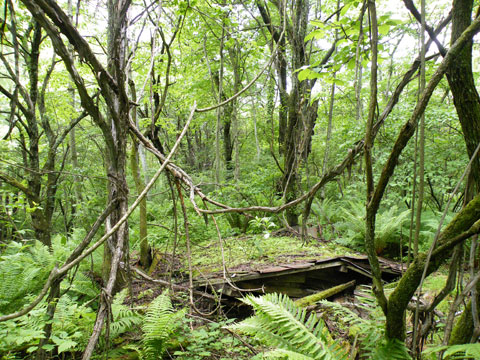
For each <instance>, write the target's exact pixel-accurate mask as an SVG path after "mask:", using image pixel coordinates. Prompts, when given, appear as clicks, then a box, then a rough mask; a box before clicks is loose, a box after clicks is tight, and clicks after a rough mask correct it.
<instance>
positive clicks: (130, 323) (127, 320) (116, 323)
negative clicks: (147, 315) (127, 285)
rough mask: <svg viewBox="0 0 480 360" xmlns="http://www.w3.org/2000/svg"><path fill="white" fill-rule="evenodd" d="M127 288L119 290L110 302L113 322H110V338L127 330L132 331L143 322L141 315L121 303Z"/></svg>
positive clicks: (123, 300)
mask: <svg viewBox="0 0 480 360" xmlns="http://www.w3.org/2000/svg"><path fill="white" fill-rule="evenodd" d="M126 295H127V289H124V290H122V291H120V292H119V293H118V294H117V295H115V298H114V299H113V302H112V315H113V322H112V323H111V324H110V338H112V339H114V338H116V337H118V336H120V335H121V334H124V333H126V332H127V331H132V330H133V329H134V328H135V327H137V326H139V325H140V324H141V323H142V322H143V316H141V315H140V314H138V313H137V312H136V311H134V310H133V309H130V308H128V307H127V306H126V305H124V304H123V303H124V302H125V297H126Z"/></svg>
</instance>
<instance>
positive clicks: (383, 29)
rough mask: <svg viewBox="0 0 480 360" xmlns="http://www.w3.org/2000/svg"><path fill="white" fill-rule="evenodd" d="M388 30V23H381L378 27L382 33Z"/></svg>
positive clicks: (384, 33)
mask: <svg viewBox="0 0 480 360" xmlns="http://www.w3.org/2000/svg"><path fill="white" fill-rule="evenodd" d="M389 31H390V25H388V24H383V25H380V26H379V27H378V32H379V33H380V34H382V35H387V34H388V32H389Z"/></svg>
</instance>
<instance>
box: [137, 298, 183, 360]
mask: <svg viewBox="0 0 480 360" xmlns="http://www.w3.org/2000/svg"><path fill="white" fill-rule="evenodd" d="M184 317H185V311H184V310H180V311H177V312H175V311H174V309H173V306H172V302H171V300H170V297H169V296H168V292H166V291H165V292H163V293H162V294H161V295H159V296H158V297H157V298H155V299H154V300H153V301H152V302H151V304H150V306H149V307H148V309H147V312H146V314H145V318H144V323H143V326H142V331H143V346H144V348H143V351H142V355H143V357H144V358H145V359H147V360H149V359H152V360H153V359H159V358H161V355H162V354H163V353H164V352H165V351H166V349H167V342H168V340H169V339H170V338H171V336H172V334H173V333H174V331H175V330H176V329H177V328H178V325H179V323H180V320H183V319H184Z"/></svg>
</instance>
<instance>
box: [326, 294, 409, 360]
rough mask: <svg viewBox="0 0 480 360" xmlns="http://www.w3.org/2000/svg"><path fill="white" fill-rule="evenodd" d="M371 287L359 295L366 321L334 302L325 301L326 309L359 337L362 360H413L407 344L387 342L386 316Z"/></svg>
mask: <svg viewBox="0 0 480 360" xmlns="http://www.w3.org/2000/svg"><path fill="white" fill-rule="evenodd" d="M371 291H372V290H371V288H370V287H364V288H363V291H362V292H361V293H360V294H359V295H358V298H359V302H360V303H362V304H363V305H361V307H362V308H363V309H364V310H366V312H367V313H368V314H369V317H368V318H366V319H364V318H362V317H360V316H359V315H357V314H356V313H354V312H353V311H351V310H350V309H348V308H346V307H343V306H342V305H340V304H338V303H334V302H329V301H326V300H323V301H322V302H321V303H322V305H323V306H324V307H326V308H329V309H331V310H332V311H333V314H334V316H335V317H336V318H338V319H341V323H343V325H345V326H346V327H348V328H349V330H350V335H357V336H358V342H359V347H360V359H368V360H404V359H411V357H410V355H409V354H408V350H407V348H406V347H405V344H404V343H403V342H400V341H395V340H390V341H389V340H387V339H386V337H385V328H384V324H385V316H384V315H383V314H382V313H381V311H380V309H379V308H378V307H377V305H376V301H375V300H374V299H375V298H374V297H373V296H372V294H371Z"/></svg>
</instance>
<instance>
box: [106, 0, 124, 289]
mask: <svg viewBox="0 0 480 360" xmlns="http://www.w3.org/2000/svg"><path fill="white" fill-rule="evenodd" d="M125 2H126V1H125V0H109V1H108V16H109V17H108V22H109V31H108V49H107V50H108V58H109V60H110V61H109V64H108V70H109V72H110V74H111V75H112V77H113V78H114V79H115V80H116V82H117V84H119V86H121V87H123V90H124V91H119V92H118V93H114V92H113V91H112V93H111V97H112V102H113V104H111V107H109V117H110V119H109V120H110V129H111V136H112V140H113V141H112V143H111V144H108V146H107V172H108V179H109V181H108V186H107V189H108V200H107V203H110V202H111V201H113V200H116V199H118V200H119V201H118V205H117V206H116V208H115V209H114V210H113V211H112V213H111V214H110V215H109V216H108V218H107V220H106V226H105V231H107V232H108V231H109V230H110V229H111V228H112V227H113V226H114V225H115V224H116V223H117V222H118V221H119V220H120V219H121V218H122V216H123V215H124V214H125V213H126V212H127V209H128V185H127V180H126V159H127V135H128V121H129V119H128V114H129V110H130V109H129V99H128V98H126V91H125V80H126V79H125V75H126V74H125V70H126V69H125V65H126V63H125V61H126V58H125V56H126V35H127V29H126V26H127V19H126V15H125V14H122V12H121V11H119V9H120V8H122V7H123V6H126V5H125ZM127 2H128V1H127ZM119 243H122V244H124V246H125V248H124V249H123V254H126V250H127V249H128V223H127V222H125V223H124V224H123V225H122V226H121V227H120V229H119V230H118V231H117V232H116V233H114V234H113V235H112V236H111V237H110V239H108V240H107V243H106V245H105V247H104V264H103V278H104V282H105V283H107V282H108V279H109V277H110V276H111V275H112V274H111V265H112V262H111V261H112V256H113V252H114V251H115V248H116V246H117V244H119ZM116 277H117V280H116V283H115V286H114V289H113V294H114V293H115V292H117V291H118V290H120V289H121V288H122V286H123V285H124V284H125V282H126V276H125V271H124V270H122V269H121V268H120V267H119V270H118V273H117V275H116ZM113 294H110V295H113Z"/></svg>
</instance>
